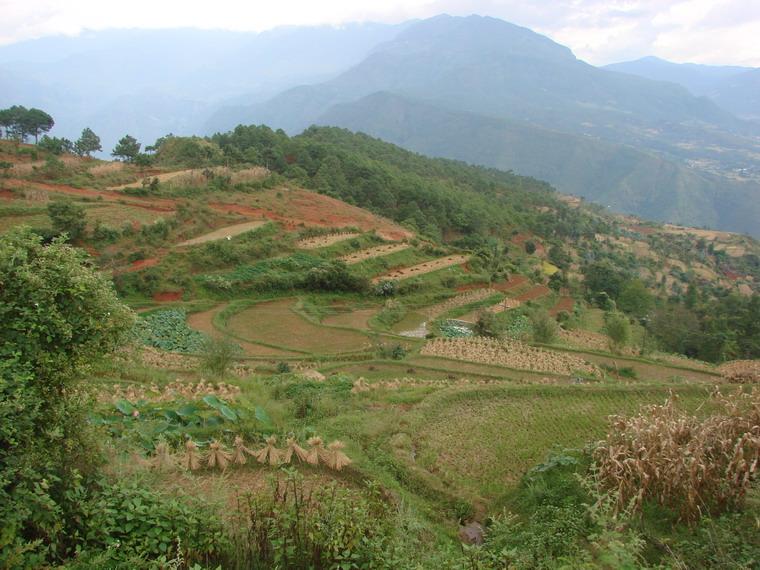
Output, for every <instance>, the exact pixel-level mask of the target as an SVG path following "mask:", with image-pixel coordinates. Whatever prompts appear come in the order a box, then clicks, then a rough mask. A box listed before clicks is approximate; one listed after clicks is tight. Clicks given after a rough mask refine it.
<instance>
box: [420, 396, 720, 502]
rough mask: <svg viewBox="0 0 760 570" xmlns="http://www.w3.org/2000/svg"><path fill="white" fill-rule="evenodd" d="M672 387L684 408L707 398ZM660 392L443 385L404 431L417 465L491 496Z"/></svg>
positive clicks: (655, 398) (598, 433)
mask: <svg viewBox="0 0 760 570" xmlns="http://www.w3.org/2000/svg"><path fill="white" fill-rule="evenodd" d="M676 392H677V393H678V395H679V398H680V399H679V404H680V405H682V406H683V407H684V408H686V409H690V410H694V409H696V408H698V407H699V406H700V404H702V403H703V402H704V401H705V400H706V399H707V397H708V390H706V389H705V388H701V387H695V386H683V387H680V388H677V389H676ZM668 394H669V389H668V388H661V387H610V386H581V387H576V386H556V387H552V386H542V387H537V386H530V387H509V386H501V387H484V388H475V389H461V390H455V391H444V392H438V393H436V394H434V395H432V396H430V397H428V398H427V399H426V400H425V401H424V402H423V403H422V404H421V405H420V406H419V407H418V408H417V409H416V410H415V413H414V415H413V416H412V417H414V416H416V420H415V421H413V422H411V425H410V427H409V433H410V434H413V438H414V445H415V447H416V450H417V453H416V456H417V457H418V460H417V462H416V463H417V465H418V466H419V467H421V468H423V469H425V470H426V471H428V472H430V473H434V474H435V475H436V476H437V477H439V478H440V479H441V480H442V481H443V483H444V484H447V485H452V486H454V487H455V488H457V489H459V490H462V491H463V492H465V493H468V492H469V493H472V494H475V495H477V494H480V495H482V496H483V497H485V498H489V499H492V500H493V499H497V498H498V496H499V495H500V494H502V493H503V492H504V488H505V486H507V487H509V486H510V485H513V484H514V483H516V482H517V480H518V479H519V478H520V477H521V476H522V474H523V473H524V472H525V471H526V470H527V469H529V468H530V467H532V466H533V465H535V464H536V463H538V462H540V461H541V460H542V459H543V458H544V457H545V455H546V454H547V452H548V451H549V450H550V449H552V448H554V447H557V446H558V447H560V448H562V447H579V446H583V445H584V444H585V443H586V442H588V441H593V440H595V439H599V438H600V437H602V436H603V435H604V433H605V431H606V428H607V426H608V420H607V418H608V416H610V415H612V414H625V413H632V412H635V411H637V410H638V409H639V408H640V406H642V405H644V404H659V403H662V402H664V401H665V399H666V398H667V397H668ZM410 415H412V414H410ZM559 418H561V419H562V421H558V419H559ZM454 419H456V420H455V421H453V420H454Z"/></svg>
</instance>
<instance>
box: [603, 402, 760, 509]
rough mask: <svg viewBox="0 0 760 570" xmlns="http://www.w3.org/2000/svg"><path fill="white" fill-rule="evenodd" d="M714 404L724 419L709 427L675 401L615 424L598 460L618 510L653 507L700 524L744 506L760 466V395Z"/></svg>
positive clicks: (708, 420)
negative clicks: (707, 516) (678, 407)
mask: <svg viewBox="0 0 760 570" xmlns="http://www.w3.org/2000/svg"><path fill="white" fill-rule="evenodd" d="M713 397H714V398H715V400H716V401H717V403H718V404H719V405H720V406H721V407H722V412H721V413H719V414H716V415H713V416H711V417H708V418H706V419H704V420H703V419H698V418H696V417H694V416H689V415H687V414H685V413H683V412H679V411H677V410H676V408H675V405H674V400H673V398H672V397H671V398H669V399H668V400H667V402H666V403H665V404H664V405H662V406H649V407H647V408H645V409H644V410H643V412H642V413H641V414H639V415H637V416H634V417H630V418H623V417H619V416H614V417H613V418H612V429H611V431H610V433H609V435H608V436H607V439H606V440H604V441H603V442H601V443H600V445H599V446H598V447H597V449H596V451H595V452H594V457H595V460H596V463H597V466H598V468H599V480H600V483H601V484H602V486H603V487H604V488H606V489H607V490H609V491H611V492H612V493H613V495H614V496H615V498H616V500H617V508H618V509H624V508H626V506H627V505H629V504H631V503H632V504H633V507H634V508H635V509H640V508H641V506H642V504H643V503H644V501H647V500H652V501H656V502H657V503H659V504H660V505H663V506H666V507H669V508H673V509H675V510H677V511H678V512H679V516H680V518H681V519H682V520H684V521H688V522H694V521H696V520H698V519H699V518H700V517H701V516H702V515H705V514H717V513H720V512H723V511H726V510H729V509H734V508H737V507H739V506H741V504H742V502H743V500H744V497H745V494H746V492H747V489H748V488H749V485H750V482H751V481H752V480H753V479H754V478H755V477H756V476H757V470H758V462H760V390H754V391H753V392H752V393H741V392H736V393H733V394H731V395H728V396H724V395H722V394H720V392H717V391H716V392H715V393H714V395H713Z"/></svg>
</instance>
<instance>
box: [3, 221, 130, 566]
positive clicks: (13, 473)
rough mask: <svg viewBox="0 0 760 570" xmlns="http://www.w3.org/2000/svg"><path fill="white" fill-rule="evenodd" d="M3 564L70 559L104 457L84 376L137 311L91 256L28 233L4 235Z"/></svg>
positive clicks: (119, 338) (121, 334)
mask: <svg viewBox="0 0 760 570" xmlns="http://www.w3.org/2000/svg"><path fill="white" fill-rule="evenodd" d="M0 283H1V284H2V287H0V322H2V323H3V326H2V327H0V520H2V521H3V523H2V532H0V566H3V567H14V568H15V567H41V566H43V564H42V562H43V561H44V560H45V559H50V558H53V557H55V556H60V555H63V554H65V553H66V549H67V548H68V544H67V541H68V540H71V539H73V537H74V536H76V532H75V529H72V528H70V526H71V525H72V524H76V521H77V520H78V519H79V517H80V514H78V513H77V510H78V509H80V508H81V507H82V505H81V502H80V500H79V499H80V494H81V481H82V477H87V476H88V473H90V472H91V471H92V469H93V461H95V460H96V458H97V453H95V452H94V451H93V449H92V447H91V445H90V444H89V442H88V439H87V427H86V424H85V420H84V403H85V402H86V399H85V398H84V397H83V395H84V393H83V391H82V385H81V384H80V382H79V380H80V378H81V376H82V372H83V371H84V370H85V369H86V368H87V367H88V366H89V365H90V364H91V363H92V362H93V361H94V360H95V359H97V358H99V357H100V356H102V355H103V354H105V353H107V352H109V351H111V350H113V349H114V348H116V347H118V346H120V345H121V343H122V341H123V339H124V336H125V334H126V333H127V331H129V330H130V329H131V326H132V313H131V311H129V309H127V308H126V307H124V306H123V305H122V304H121V303H120V302H119V301H118V299H117V297H116V294H115V293H114V291H113V289H112V287H111V285H110V284H109V283H108V281H107V280H106V279H105V277H103V276H102V275H100V274H99V273H98V272H96V271H94V270H92V269H91V268H89V267H88V266H87V263H86V254H85V253H84V252H82V251H81V250H78V249H74V248H72V247H70V246H68V245H66V244H65V243H64V242H63V241H62V240H54V241H53V242H52V243H51V244H50V245H47V246H45V245H43V244H42V240H41V238H40V237H39V236H36V235H34V234H33V233H32V232H31V231H30V230H29V229H23V228H22V229H18V230H12V231H11V232H10V233H8V234H6V235H5V236H3V237H2V238H0Z"/></svg>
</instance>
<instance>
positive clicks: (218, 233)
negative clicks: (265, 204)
mask: <svg viewBox="0 0 760 570" xmlns="http://www.w3.org/2000/svg"><path fill="white" fill-rule="evenodd" d="M266 223H267V221H266V220H257V221H253V222H243V223H242V224H235V225H232V226H227V227H224V228H219V229H218V230H214V231H213V232H209V233H207V234H204V235H202V236H198V237H196V238H193V239H189V240H187V241H183V242H182V243H178V244H177V247H186V246H191V245H198V244H201V243H206V242H210V241H216V240H219V239H225V238H226V239H230V238H233V237H235V236H238V235H240V234H243V233H245V232H249V231H251V230H255V229H256V228H260V227H261V226H263V225H264V224H266Z"/></svg>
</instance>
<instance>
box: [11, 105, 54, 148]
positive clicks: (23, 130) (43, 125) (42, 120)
mask: <svg viewBox="0 0 760 570" xmlns="http://www.w3.org/2000/svg"><path fill="white" fill-rule="evenodd" d="M54 125H55V121H54V120H53V117H51V116H50V115H48V114H47V113H46V112H45V111H43V110H41V109H35V108H34V107H33V108H31V109H27V108H26V107H24V106H23V105H13V106H12V107H9V108H7V109H2V110H0V127H2V128H3V129H4V130H5V137H6V138H13V139H16V140H19V141H21V142H24V141H25V140H26V138H27V137H29V136H34V142H35V143H36V142H37V141H38V139H39V136H40V135H41V134H43V133H47V132H48V131H50V129H52V128H53V126H54Z"/></svg>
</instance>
